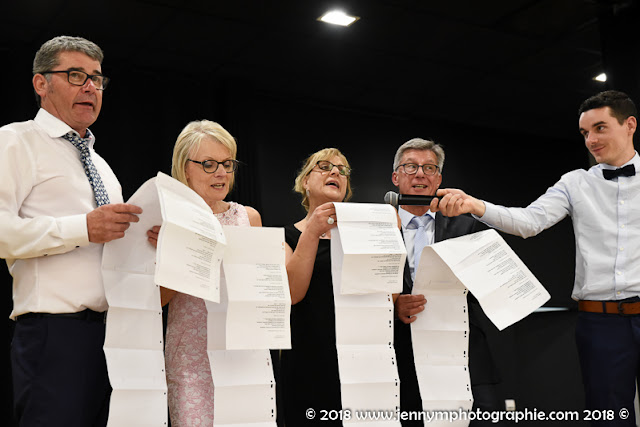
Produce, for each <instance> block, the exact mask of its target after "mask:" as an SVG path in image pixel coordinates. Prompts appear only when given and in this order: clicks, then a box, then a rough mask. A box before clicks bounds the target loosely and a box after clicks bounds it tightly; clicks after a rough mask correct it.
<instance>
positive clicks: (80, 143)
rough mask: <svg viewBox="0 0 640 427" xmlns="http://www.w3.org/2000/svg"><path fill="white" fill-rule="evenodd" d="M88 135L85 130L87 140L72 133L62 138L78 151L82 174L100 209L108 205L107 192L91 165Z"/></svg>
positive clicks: (96, 171)
mask: <svg viewBox="0 0 640 427" xmlns="http://www.w3.org/2000/svg"><path fill="white" fill-rule="evenodd" d="M90 135H91V133H90V132H89V130H87V138H80V137H79V136H78V135H77V134H76V133H74V132H69V133H67V134H66V135H63V136H62V137H63V138H64V139H66V140H67V141H69V142H70V143H72V144H73V146H74V147H76V148H77V149H78V150H79V151H80V160H82V164H83V165H84V173H86V174H87V178H89V184H91V188H92V189H93V194H94V195H95V197H96V205H98V207H100V206H102V205H108V204H109V194H107V190H105V188H104V184H103V183H102V178H100V174H99V173H98V170H97V169H96V166H95V165H94V164H93V160H91V152H90V151H89V136H90Z"/></svg>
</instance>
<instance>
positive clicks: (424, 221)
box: [410, 215, 433, 280]
mask: <svg viewBox="0 0 640 427" xmlns="http://www.w3.org/2000/svg"><path fill="white" fill-rule="evenodd" d="M432 219H433V218H431V215H424V216H414V217H413V218H412V219H411V222H410V224H413V225H414V226H415V227H416V234H414V236H413V277H412V279H413V280H415V279H416V273H417V271H418V264H419V263H420V255H422V250H423V249H424V248H425V246H427V226H428V225H429V222H430V221H431V220H432Z"/></svg>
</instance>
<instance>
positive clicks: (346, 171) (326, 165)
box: [316, 160, 351, 176]
mask: <svg viewBox="0 0 640 427" xmlns="http://www.w3.org/2000/svg"><path fill="white" fill-rule="evenodd" d="M316 166H318V169H320V170H321V171H324V172H331V171H332V170H333V168H338V172H339V173H340V175H342V176H349V175H351V168H350V167H348V166H345V165H334V164H333V163H331V162H330V161H328V160H320V161H318V162H316Z"/></svg>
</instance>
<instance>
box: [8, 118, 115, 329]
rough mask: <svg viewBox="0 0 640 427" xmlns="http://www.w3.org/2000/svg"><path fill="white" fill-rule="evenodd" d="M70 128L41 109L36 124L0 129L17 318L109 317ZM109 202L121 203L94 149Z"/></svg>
mask: <svg viewBox="0 0 640 427" xmlns="http://www.w3.org/2000/svg"><path fill="white" fill-rule="evenodd" d="M71 130H72V129H71V128H70V127H69V126H68V125H67V124H65V123H64V122H62V121H61V120H59V119H57V118H56V117H54V116H52V115H51V114H49V113H48V112H47V111H45V110H43V109H40V111H38V114H37V115H36V118H35V119H34V120H29V121H27V122H21V123H12V124H10V125H6V126H3V127H2V128H0V183H2V184H1V185H0V257H1V258H5V259H6V261H7V265H8V267H9V272H10V273H11V275H12V276H13V312H12V313H11V318H12V319H15V317H16V316H19V315H20V314H24V313H29V312H36V313H75V312H78V311H82V310H84V309H86V308H90V309H92V310H95V311H105V310H106V309H107V302H106V299H105V295H104V288H103V285H102V273H101V264H102V245H101V244H95V243H90V242H89V237H88V232H87V219H86V214H87V213H88V212H90V211H92V210H93V209H95V208H96V204H95V198H94V195H93V189H92V188H91V185H90V184H89V180H88V179H87V175H86V174H85V171H84V167H83V165H82V162H81V160H80V152H79V151H78V150H77V149H76V148H75V147H74V146H73V145H72V144H71V143H70V142H68V141H67V140H65V139H63V138H62V135H64V134H66V133H67V132H69V131H71ZM94 142H95V140H94V139H93V137H92V140H91V142H90V144H89V145H90V150H91V158H92V159H93V162H94V163H95V166H96V168H97V170H98V172H99V173H100V176H101V178H102V181H103V183H104V186H105V189H106V190H107V192H108V193H109V198H110V200H111V203H121V202H122V189H121V187H120V183H119V182H118V180H117V178H116V176H115V175H114V173H113V171H112V170H111V168H110V167H109V165H107V163H106V162H105V161H104V159H103V158H102V157H100V156H99V155H98V154H96V152H95V151H94V150H93V144H94Z"/></svg>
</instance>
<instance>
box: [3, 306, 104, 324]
mask: <svg viewBox="0 0 640 427" xmlns="http://www.w3.org/2000/svg"><path fill="white" fill-rule="evenodd" d="M106 314H107V312H106V311H104V312H102V313H98V312H97V311H93V310H89V309H86V310H83V311H80V312H78V313H25V314H21V315H20V316H18V317H16V322H19V321H20V320H24V319H43V318H47V317H57V318H63V319H78V320H86V321H88V322H102V323H105V322H106V319H107V317H106Z"/></svg>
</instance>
